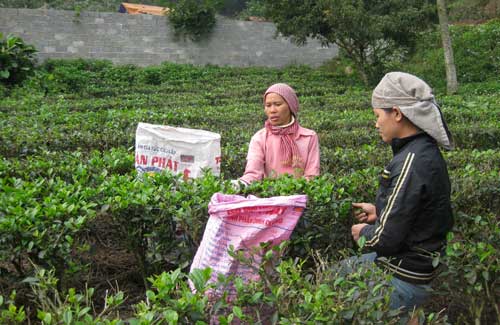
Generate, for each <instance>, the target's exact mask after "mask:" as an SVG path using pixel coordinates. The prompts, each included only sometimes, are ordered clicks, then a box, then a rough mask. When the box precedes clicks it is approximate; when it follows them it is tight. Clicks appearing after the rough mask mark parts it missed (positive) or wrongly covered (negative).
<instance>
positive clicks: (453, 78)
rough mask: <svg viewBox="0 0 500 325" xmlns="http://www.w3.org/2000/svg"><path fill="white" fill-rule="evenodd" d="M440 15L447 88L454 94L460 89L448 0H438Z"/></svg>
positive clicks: (449, 92)
mask: <svg viewBox="0 0 500 325" xmlns="http://www.w3.org/2000/svg"><path fill="white" fill-rule="evenodd" d="M437 8H438V15H439V27H440V29H441V40H442V42H443V50H444V64H445V67H446V90H447V92H448V94H454V93H456V92H457V90H458V82H457V70H456V68H455V60H454V59H453V47H452V46H451V37H450V30H449V28H448V14H447V12H446V1H445V0H437Z"/></svg>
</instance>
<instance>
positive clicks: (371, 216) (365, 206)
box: [352, 202, 377, 223]
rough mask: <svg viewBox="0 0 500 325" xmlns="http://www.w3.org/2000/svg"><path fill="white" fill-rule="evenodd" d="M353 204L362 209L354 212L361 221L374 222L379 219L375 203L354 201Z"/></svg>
mask: <svg viewBox="0 0 500 325" xmlns="http://www.w3.org/2000/svg"><path fill="white" fill-rule="evenodd" d="M352 206H353V207H354V208H357V209H361V211H358V212H357V213H356V212H355V213H354V216H355V217H356V219H358V221H359V222H364V223H374V222H375V221H376V220H377V211H376V209H375V206H374V205H373V204H371V203H364V202H363V203H353V204H352Z"/></svg>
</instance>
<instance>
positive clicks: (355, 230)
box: [351, 223, 368, 241]
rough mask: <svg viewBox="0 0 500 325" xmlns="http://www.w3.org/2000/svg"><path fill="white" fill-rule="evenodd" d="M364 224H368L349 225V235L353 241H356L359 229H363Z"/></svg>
mask: <svg viewBox="0 0 500 325" xmlns="http://www.w3.org/2000/svg"><path fill="white" fill-rule="evenodd" d="M365 226H368V224H367V223H358V224H357V225H354V226H352V227H351V235H352V238H354V240H355V241H358V239H359V237H360V233H361V229H363V228H364V227H365Z"/></svg>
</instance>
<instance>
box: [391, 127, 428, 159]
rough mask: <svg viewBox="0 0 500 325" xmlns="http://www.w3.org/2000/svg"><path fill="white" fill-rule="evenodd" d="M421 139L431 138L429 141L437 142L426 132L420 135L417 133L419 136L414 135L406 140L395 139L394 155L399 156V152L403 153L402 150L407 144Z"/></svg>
mask: <svg viewBox="0 0 500 325" xmlns="http://www.w3.org/2000/svg"><path fill="white" fill-rule="evenodd" d="M421 137H427V138H429V140H433V141H434V142H435V140H434V139H432V138H431V137H430V136H429V135H428V134H427V133H425V132H420V133H417V134H414V135H410V136H409V137H406V138H394V139H392V142H391V148H392V153H393V154H394V155H395V154H397V153H398V152H400V151H401V149H403V147H404V146H405V145H406V144H408V143H410V142H412V141H413V140H415V139H417V138H421Z"/></svg>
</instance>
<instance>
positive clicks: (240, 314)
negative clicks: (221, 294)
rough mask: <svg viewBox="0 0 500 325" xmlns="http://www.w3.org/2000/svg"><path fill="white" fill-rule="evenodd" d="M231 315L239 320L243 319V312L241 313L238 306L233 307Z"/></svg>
mask: <svg viewBox="0 0 500 325" xmlns="http://www.w3.org/2000/svg"><path fill="white" fill-rule="evenodd" d="M233 313H234V314H235V315H236V317H238V318H239V319H243V312H242V311H241V308H240V307H238V306H234V307H233Z"/></svg>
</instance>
